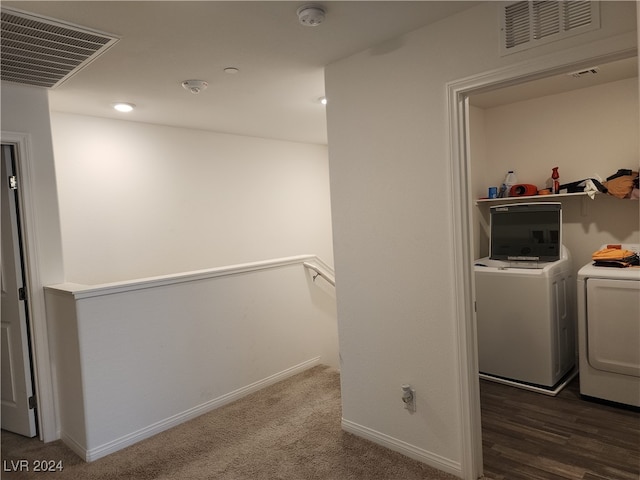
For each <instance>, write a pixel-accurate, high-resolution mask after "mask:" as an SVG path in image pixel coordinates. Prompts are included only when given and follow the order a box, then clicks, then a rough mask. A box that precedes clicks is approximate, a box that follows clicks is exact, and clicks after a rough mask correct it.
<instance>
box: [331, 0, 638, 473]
mask: <svg viewBox="0 0 640 480" xmlns="http://www.w3.org/2000/svg"><path fill="white" fill-rule="evenodd" d="M498 7H499V4H498V3H497V2H487V3H483V4H480V5H478V6H477V7H474V8H473V9H471V10H469V11H466V12H463V13H461V14H459V15H456V16H454V17H450V18H448V19H445V20H443V21H441V22H439V23H436V24H433V25H430V26H428V27H425V28H423V29H420V30H416V31H415V32H411V33H410V34H407V35H405V36H404V37H402V38H401V39H396V40H395V41H393V42H390V43H389V48H379V49H375V50H369V51H365V52H361V53H359V54H356V55H354V56H351V57H349V58H346V59H343V60H341V61H338V62H336V63H334V64H332V65H329V66H328V67H327V69H326V92H327V97H328V98H329V99H330V103H329V105H328V109H327V114H328V133H329V162H330V173H331V196H332V205H333V229H334V247H335V265H336V275H337V279H338V284H337V286H338V289H337V301H338V322H339V339H340V351H341V358H342V364H341V368H342V369H341V375H342V395H343V419H344V420H343V424H346V425H348V427H349V429H350V430H352V431H356V432H359V433H361V434H363V435H364V434H368V436H369V438H374V439H377V441H379V442H380V443H384V444H387V445H389V446H392V447H395V448H397V449H399V450H401V451H403V452H404V453H406V454H408V455H412V456H414V457H416V458H420V459H421V460H423V461H425V462H427V463H431V464H432V465H435V466H437V467H439V468H442V469H444V470H448V471H451V472H454V473H456V474H458V475H462V474H463V470H464V468H465V466H464V465H461V461H462V460H461V459H462V456H463V452H462V447H461V445H462V438H463V435H468V434H469V432H468V430H467V431H463V430H462V427H463V426H462V425H461V422H462V419H461V410H460V381H461V380H460V376H459V371H460V365H459V364H458V356H457V355H458V352H457V340H458V339H457V325H456V310H455V300H456V299H455V298H453V292H454V289H455V284H454V258H453V255H454V250H453V244H454V239H453V236H452V225H451V216H452V212H451V210H450V207H449V205H450V204H451V199H452V197H453V195H454V192H452V190H451V175H450V171H451V167H450V165H449V163H448V161H449V151H448V146H449V132H448V129H447V122H448V116H447V93H446V84H447V82H450V81H453V80H457V79H462V78H465V77H468V76H471V75H475V74H479V73H481V72H487V71H490V70H493V69H498V68H500V67H505V66H507V65H512V64H516V63H518V62H524V61H525V60H529V59H532V58H536V57H539V56H542V55H545V54H550V53H553V52H555V51H558V50H559V49H565V48H570V47H577V46H580V45H584V44H585V43H588V42H596V41H597V40H603V43H605V44H607V45H608V43H607V42H606V41H605V40H604V39H606V38H607V37H609V36H612V35H617V34H619V33H622V32H628V34H626V35H624V41H625V42H627V43H628V44H629V46H630V47H635V45H636V40H637V36H636V33H635V18H636V15H635V11H634V9H635V4H633V3H630V2H628V3H624V2H623V3H611V2H603V3H602V4H601V10H602V29H601V30H599V31H597V32H593V33H589V34H585V35H582V36H580V37H579V38H575V37H574V38H571V39H567V40H566V41H562V42H557V43H555V44H549V45H545V46H543V47H540V48H538V49H533V50H527V51H524V52H521V53H518V54H513V55H510V56H508V57H500V56H499V41H498V37H499V22H498V18H499V17H498V11H497V9H498ZM601 45H602V44H601ZM599 48H600V49H602V48H604V47H602V46H600V47H599ZM594 51H595V50H594ZM380 52H384V53H380ZM582 52H583V53H584V50H582ZM469 268H471V267H469ZM403 383H411V384H412V385H413V386H414V387H415V389H416V392H417V398H418V401H417V411H416V412H415V413H414V414H409V413H408V412H407V411H406V410H405V409H404V408H403V404H402V401H401V400H400V394H401V390H400V386H401V384H403ZM464 427H465V428H466V427H467V426H466V425H465V426H464ZM365 432H367V433H365ZM467 474H469V472H468V471H467ZM469 478H471V477H469Z"/></svg>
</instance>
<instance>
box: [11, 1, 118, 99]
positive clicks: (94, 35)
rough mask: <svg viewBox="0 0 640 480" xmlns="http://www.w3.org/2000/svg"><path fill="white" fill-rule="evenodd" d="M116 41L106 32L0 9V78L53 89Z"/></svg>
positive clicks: (115, 38)
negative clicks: (0, 26) (0, 52)
mask: <svg viewBox="0 0 640 480" xmlns="http://www.w3.org/2000/svg"><path fill="white" fill-rule="evenodd" d="M117 41H118V38H117V37H115V36H113V35H110V34H105V33H102V32H97V31H94V30H90V29H88V28H84V27H78V26H76V25H71V24H67V23H62V22H60V21H57V20H53V19H49V18H44V17H39V16H36V15H33V14H31V13H27V12H23V11H20V10H14V9H8V8H2V30H1V35H0V47H1V51H2V55H1V60H0V63H1V65H0V68H1V69H0V79H2V80H3V81H6V82H12V83H20V84H23V85H31V86H36V87H46V88H53V87H56V86H58V85H60V84H61V83H62V82H64V81H65V80H67V79H68V78H69V77H71V76H72V75H73V74H75V73H77V72H78V71H79V70H81V69H82V68H84V67H85V66H87V65H88V64H89V63H91V62H92V61H93V60H95V59H96V58H97V57H98V56H100V55H102V54H103V53H104V52H105V51H106V50H108V49H109V48H110V47H111V46H113V45H114V44H115V43H116V42H117Z"/></svg>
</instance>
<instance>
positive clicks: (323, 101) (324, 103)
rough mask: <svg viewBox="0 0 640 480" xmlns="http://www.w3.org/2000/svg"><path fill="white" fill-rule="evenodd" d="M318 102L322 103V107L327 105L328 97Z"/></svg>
mask: <svg viewBox="0 0 640 480" xmlns="http://www.w3.org/2000/svg"><path fill="white" fill-rule="evenodd" d="M318 102H320V103H321V104H322V105H326V104H327V97H320V98H318Z"/></svg>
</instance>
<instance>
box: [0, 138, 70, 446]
mask: <svg viewBox="0 0 640 480" xmlns="http://www.w3.org/2000/svg"><path fill="white" fill-rule="evenodd" d="M0 138H1V142H2V144H8V145H13V146H14V148H15V150H14V152H15V156H16V158H15V167H16V175H17V177H18V182H19V188H18V202H19V214H20V224H21V227H22V232H21V234H22V242H23V248H24V250H23V255H24V262H25V272H24V274H25V279H24V280H25V285H26V287H27V298H26V302H27V308H28V310H29V313H30V324H29V331H30V335H31V342H32V369H33V376H34V390H35V394H36V405H37V409H38V415H37V416H36V417H37V423H38V432H39V438H40V440H42V441H43V442H50V441H53V440H57V439H58V438H59V437H60V435H59V428H58V422H57V415H56V409H55V396H54V395H55V392H54V383H53V370H52V368H51V360H50V359H51V355H50V348H49V332H48V327H47V317H46V312H45V303H44V292H43V285H42V280H41V276H40V271H39V268H38V265H40V263H41V262H40V258H39V254H38V248H37V243H36V238H37V236H38V229H37V222H36V219H37V215H36V213H37V212H36V209H35V205H34V202H33V194H32V192H33V191H34V190H33V179H34V178H35V176H36V171H37V169H36V165H35V161H36V159H35V158H34V156H33V154H32V152H33V149H32V146H31V145H32V141H31V136H30V135H29V134H25V133H16V132H5V131H2V132H1V133H0Z"/></svg>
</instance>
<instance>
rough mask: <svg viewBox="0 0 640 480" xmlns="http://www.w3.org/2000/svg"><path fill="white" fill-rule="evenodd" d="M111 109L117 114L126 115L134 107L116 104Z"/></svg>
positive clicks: (126, 104) (127, 104)
mask: <svg viewBox="0 0 640 480" xmlns="http://www.w3.org/2000/svg"><path fill="white" fill-rule="evenodd" d="M113 108H114V109H116V110H117V111H119V112H123V113H126V112H130V111H132V110H133V109H134V108H135V105H134V104H133V103H124V102H118V103H114V104H113Z"/></svg>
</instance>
